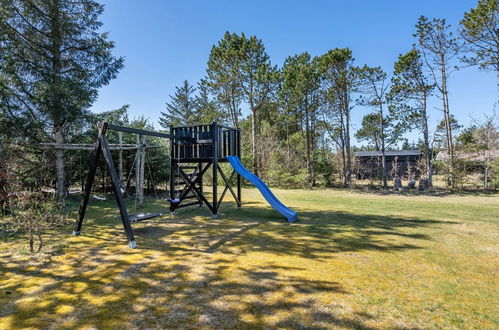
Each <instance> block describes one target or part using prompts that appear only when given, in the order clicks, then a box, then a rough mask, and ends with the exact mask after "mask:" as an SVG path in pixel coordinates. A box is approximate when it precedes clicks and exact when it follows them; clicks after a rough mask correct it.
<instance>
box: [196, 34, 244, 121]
mask: <svg viewBox="0 0 499 330" xmlns="http://www.w3.org/2000/svg"><path fill="white" fill-rule="evenodd" d="M240 43H241V39H240V38H239V37H238V36H237V34H231V33H229V32H228V31H227V32H225V34H224V37H223V38H222V39H221V40H220V41H219V42H218V44H217V45H216V46H215V45H214V46H213V47H212V48H211V52H210V56H209V58H208V67H207V69H206V79H205V81H206V84H207V86H208V88H209V90H210V92H211V93H212V94H213V95H215V96H216V98H217V100H218V102H220V104H222V105H223V106H224V107H225V109H226V111H227V114H228V116H229V118H230V120H231V122H232V125H233V126H235V127H237V128H239V118H240V116H241V109H240V107H239V106H240V104H241V100H242V90H241V84H240V80H239V70H240V67H241V54H240V52H241V49H242V47H241V45H240Z"/></svg>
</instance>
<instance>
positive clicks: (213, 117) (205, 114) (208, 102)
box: [196, 80, 226, 123]
mask: <svg viewBox="0 0 499 330" xmlns="http://www.w3.org/2000/svg"><path fill="white" fill-rule="evenodd" d="M197 89H198V91H199V93H198V95H197V96H196V107H197V109H196V113H197V117H198V120H199V122H201V123H212V122H214V121H216V122H222V123H225V120H226V118H225V115H224V113H223V112H222V111H221V109H220V107H219V105H218V103H217V101H216V100H213V99H212V98H211V97H210V94H209V92H208V86H207V84H206V82H205V81H203V80H201V81H200V82H199V83H198V87H197Z"/></svg>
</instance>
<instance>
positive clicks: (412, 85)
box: [390, 49, 434, 187]
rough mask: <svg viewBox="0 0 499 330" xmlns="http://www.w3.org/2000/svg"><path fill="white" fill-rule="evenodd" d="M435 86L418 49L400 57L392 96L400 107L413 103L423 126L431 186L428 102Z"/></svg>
mask: <svg viewBox="0 0 499 330" xmlns="http://www.w3.org/2000/svg"><path fill="white" fill-rule="evenodd" d="M433 88H434V84H432V83H430V82H429V78H428V77H427V75H426V73H425V71H424V64H423V61H422V59H421V55H420V53H419V51H418V50H417V49H412V50H410V51H409V52H407V53H406V54H403V55H400V56H399V57H398V60H397V62H396V63H395V65H394V77H393V78H392V88H391V91H390V94H391V95H390V97H391V98H392V99H393V100H394V102H397V103H399V106H400V107H407V105H408V104H411V108H412V109H411V110H413V111H414V114H415V115H416V116H415V117H417V118H415V119H416V121H417V122H419V123H420V124H421V125H418V127H421V128H422V131H423V142H424V151H423V152H424V156H425V167H426V177H427V178H428V184H429V185H430V187H431V186H432V184H433V182H432V180H433V179H432V178H433V169H432V155H431V146H430V130H429V125H428V119H429V115H428V111H427V104H428V97H429V96H430V95H431V93H432V91H433Z"/></svg>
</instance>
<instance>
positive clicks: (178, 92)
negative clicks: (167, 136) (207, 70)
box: [159, 80, 198, 128]
mask: <svg viewBox="0 0 499 330" xmlns="http://www.w3.org/2000/svg"><path fill="white" fill-rule="evenodd" d="M195 92H196V88H195V87H193V86H192V85H190V84H189V82H188V81H187V80H185V81H184V83H183V84H182V86H181V87H175V94H174V95H170V102H167V103H166V112H161V117H160V118H159V124H160V125H161V126H162V127H164V128H169V127H170V125H173V126H182V125H193V124H195V123H196V122H197V121H198V119H197V109H198V106H197V100H196V97H195V96H194V95H193V94H194V93H195Z"/></svg>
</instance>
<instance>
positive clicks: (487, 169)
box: [483, 151, 490, 190]
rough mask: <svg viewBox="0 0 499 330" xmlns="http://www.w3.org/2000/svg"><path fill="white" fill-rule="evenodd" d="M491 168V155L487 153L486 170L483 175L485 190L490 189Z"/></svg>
mask: <svg viewBox="0 0 499 330" xmlns="http://www.w3.org/2000/svg"><path fill="white" fill-rule="evenodd" d="M489 168H490V157H489V153H488V152H487V151H485V169H484V173H483V190H488V189H489Z"/></svg>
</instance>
